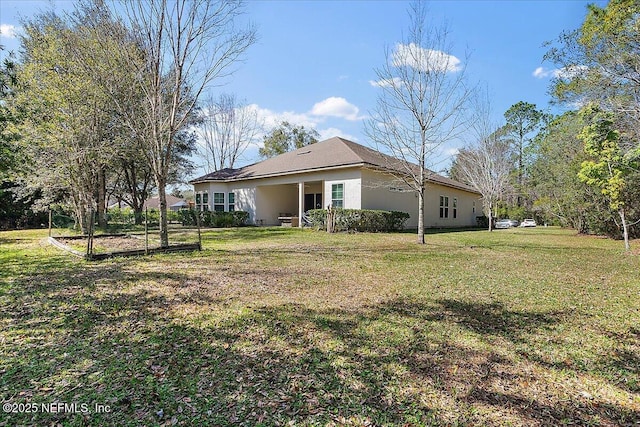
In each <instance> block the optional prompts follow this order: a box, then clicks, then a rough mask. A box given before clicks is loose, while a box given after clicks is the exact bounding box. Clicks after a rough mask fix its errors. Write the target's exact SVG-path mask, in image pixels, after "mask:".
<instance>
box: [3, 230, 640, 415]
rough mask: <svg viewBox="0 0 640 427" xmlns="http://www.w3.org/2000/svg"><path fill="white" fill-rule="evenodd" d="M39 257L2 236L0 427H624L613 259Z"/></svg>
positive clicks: (451, 238)
mask: <svg viewBox="0 0 640 427" xmlns="http://www.w3.org/2000/svg"><path fill="white" fill-rule="evenodd" d="M45 237H46V231H18V232H3V233H0V400H2V403H3V411H2V412H0V426H17V425H38V426H40V425H41V426H44V425H47V426H49V425H54V426H56V425H63V426H86V425H91V426H105V425H118V426H121V425H131V426H141V425H221V426H225V425H229V426H231V425H246V426H259V425H264V426H272V425H297V426H307V425H323V426H324V425H329V426H339V425H353V426H361V425H375V426H386V425H388V426H397V425H407V426H414V425H415V426H422V425H435V426H456V425H482V426H491V425H494V426H556V425H572V426H574V425H580V426H625V425H628V426H638V425H639V424H638V420H640V274H639V273H638V272H639V271H640V256H638V254H637V253H636V254H635V255H627V254H625V253H624V252H623V250H622V249H623V247H622V246H623V245H622V243H620V242H614V241H610V240H606V239H600V238H594V237H581V236H576V235H575V233H574V232H572V231H566V230H560V229H557V228H541V227H539V228H536V229H514V230H500V231H496V232H493V233H488V232H486V231H464V232H451V233H434V234H429V235H427V242H428V243H427V245H425V246H422V247H421V246H418V245H416V244H414V243H413V242H414V240H415V237H414V235H412V234H364V233H363V234H335V235H327V234H326V233H323V232H314V231H308V230H304V231H301V230H298V229H286V228H277V229H264V228H259V229H258V228H246V229H239V230H225V231H207V232H205V233H204V235H203V247H204V250H203V251H202V252H194V253H177V254H167V255H156V256H152V257H148V258H144V257H140V258H120V259H112V260H107V261H102V262H86V261H82V260H79V259H76V258H74V257H71V256H69V255H67V254H64V253H63V252H62V251H60V250H58V249H56V248H54V247H52V246H49V245H47V244H46V241H45ZM638 244H639V243H638V242H633V245H634V246H638ZM6 403H9V404H10V405H9V406H7V405H6ZM51 404H53V409H57V410H58V412H57V413H45V412H44V411H51V410H52V408H51V406H50V405H51ZM65 404H66V405H67V406H66V407H65ZM74 405H75V406H74ZM96 405H102V406H98V407H97V408H96ZM13 410H15V411H20V412H25V411H28V410H30V411H31V413H12V412H11V411H13Z"/></svg>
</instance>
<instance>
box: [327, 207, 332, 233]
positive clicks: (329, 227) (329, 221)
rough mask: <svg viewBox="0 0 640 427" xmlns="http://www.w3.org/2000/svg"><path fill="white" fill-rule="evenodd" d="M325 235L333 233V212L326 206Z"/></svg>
mask: <svg viewBox="0 0 640 427" xmlns="http://www.w3.org/2000/svg"><path fill="white" fill-rule="evenodd" d="M327 233H333V210H332V209H331V205H329V206H327Z"/></svg>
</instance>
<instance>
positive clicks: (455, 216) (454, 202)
mask: <svg viewBox="0 0 640 427" xmlns="http://www.w3.org/2000/svg"><path fill="white" fill-rule="evenodd" d="M456 218H458V199H457V198H455V197H454V198H453V219H456Z"/></svg>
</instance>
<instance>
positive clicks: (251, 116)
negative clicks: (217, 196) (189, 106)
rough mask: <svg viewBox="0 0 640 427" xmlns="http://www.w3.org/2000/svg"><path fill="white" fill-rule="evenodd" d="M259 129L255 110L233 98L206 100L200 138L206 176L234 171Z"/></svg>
mask: <svg viewBox="0 0 640 427" xmlns="http://www.w3.org/2000/svg"><path fill="white" fill-rule="evenodd" d="M260 128H261V126H260V124H259V122H258V112H257V110H255V109H253V108H251V107H249V106H248V105H247V103H246V101H237V100H236V97H235V95H230V94H222V95H220V96H219V97H218V98H215V99H214V98H209V100H208V101H207V102H206V105H205V107H204V111H203V113H202V116H201V124H200V131H199V134H200V137H201V138H202V140H203V142H204V147H203V151H204V153H202V154H204V158H205V160H206V162H207V169H208V172H213V171H216V170H220V169H224V168H233V166H234V165H235V163H236V162H237V161H238V159H239V158H240V157H241V156H242V154H243V153H244V151H245V150H246V149H247V147H248V146H249V144H250V143H251V141H253V139H254V138H255V137H256V135H257V134H258V132H259V130H260Z"/></svg>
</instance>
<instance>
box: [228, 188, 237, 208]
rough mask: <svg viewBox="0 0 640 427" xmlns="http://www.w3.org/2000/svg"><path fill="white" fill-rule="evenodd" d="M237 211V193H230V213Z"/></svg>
mask: <svg viewBox="0 0 640 427" xmlns="http://www.w3.org/2000/svg"><path fill="white" fill-rule="evenodd" d="M235 210H236V193H229V212H233V211H235Z"/></svg>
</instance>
